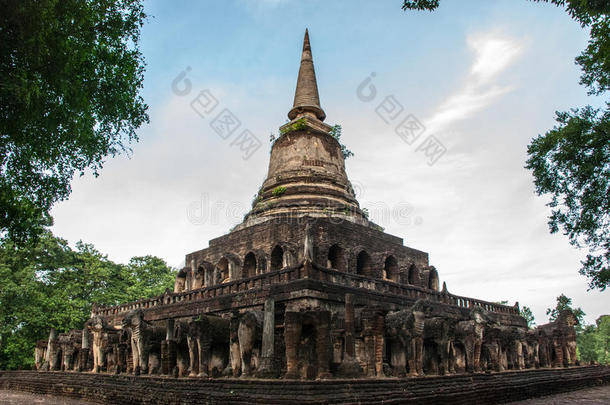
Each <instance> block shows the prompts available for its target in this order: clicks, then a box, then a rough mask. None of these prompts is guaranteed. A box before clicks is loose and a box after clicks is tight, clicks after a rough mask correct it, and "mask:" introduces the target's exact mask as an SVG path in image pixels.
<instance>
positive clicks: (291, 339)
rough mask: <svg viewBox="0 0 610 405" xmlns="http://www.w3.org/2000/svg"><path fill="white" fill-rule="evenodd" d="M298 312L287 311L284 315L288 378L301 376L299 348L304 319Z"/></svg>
mask: <svg viewBox="0 0 610 405" xmlns="http://www.w3.org/2000/svg"><path fill="white" fill-rule="evenodd" d="M300 315H301V314H300V313H298V312H286V314H285V315H284V343H285V344H286V376H285V378H287V379H297V378H299V370H298V367H297V366H298V349H299V341H300V339H301V330H302V324H301V323H302V322H301V321H302V320H301V316H300Z"/></svg>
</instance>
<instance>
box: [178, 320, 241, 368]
mask: <svg viewBox="0 0 610 405" xmlns="http://www.w3.org/2000/svg"><path fill="white" fill-rule="evenodd" d="M229 322H230V321H229V320H228V319H224V318H221V317H218V316H213V315H201V316H199V317H196V318H193V319H191V320H189V321H183V322H181V323H180V324H179V325H178V327H179V328H181V329H182V330H181V332H180V333H181V334H185V335H186V340H187V344H188V348H189V375H191V376H195V375H197V376H199V377H207V376H208V375H210V374H214V375H218V374H220V373H221V372H222V371H223V369H224V365H225V363H226V357H227V353H226V352H227V350H226V344H227V342H228V341H229Z"/></svg>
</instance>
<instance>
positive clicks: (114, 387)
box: [0, 366, 610, 405]
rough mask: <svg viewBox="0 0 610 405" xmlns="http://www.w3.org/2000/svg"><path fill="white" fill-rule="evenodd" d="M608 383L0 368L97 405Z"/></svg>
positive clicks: (527, 391) (39, 388) (469, 399)
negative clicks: (284, 377) (302, 378)
mask: <svg viewBox="0 0 610 405" xmlns="http://www.w3.org/2000/svg"><path fill="white" fill-rule="evenodd" d="M601 384H610V367H602V366H597V367H574V368H569V369H541V370H528V371H515V372H503V373H494V374H475V375H453V376H445V377H421V378H409V379H378V380H373V379H366V380H364V379H363V380H323V381H297V380H245V379H210V380H207V379H173V378H164V377H148V376H141V377H133V376H127V375H107V374H97V375H94V374H88V373H64V372H35V371H4V372H0V388H1V389H5V390H21V391H27V392H32V393H37V394H51V395H60V396H66V397H72V398H82V399H86V400H88V401H91V402H96V403H100V404H116V405H119V404H155V405H159V404H168V405H169V404H200V403H208V404H215V403H218V404H225V403H231V404H247V405H252V404H255V403H260V404H263V403H264V404H291V405H293V404H295V403H297V402H298V403H299V404H364V403H366V404H381V403H383V404H411V403H413V404H415V403H417V404H424V403H430V404H431V403H433V404H452V405H455V404H497V403H503V402H509V401H516V400H523V399H528V398H533V397H537V396H542V395H548V394H553V393H559V392H566V391H572V390H577V389H581V388H584V387H589V386H593V385H601Z"/></svg>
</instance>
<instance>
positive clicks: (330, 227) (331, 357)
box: [36, 32, 575, 379]
mask: <svg viewBox="0 0 610 405" xmlns="http://www.w3.org/2000/svg"><path fill="white" fill-rule="evenodd" d="M288 118H289V119H290V122H288V123H287V124H285V125H283V126H282V127H281V128H280V136H279V137H278V139H277V140H275V142H274V143H273V145H272V148H271V157H270V162H269V171H268V175H267V179H266V180H265V181H264V182H263V185H262V187H261V188H260V191H259V194H258V196H257V198H256V199H255V201H254V204H253V208H252V210H251V211H250V212H249V213H248V214H247V215H246V216H245V218H244V221H243V223H241V224H239V225H238V226H237V227H236V228H235V229H234V230H232V231H231V232H230V233H228V234H226V235H224V236H221V237H219V238H216V239H213V240H211V241H210V243H209V247H207V248H205V249H202V250H199V251H196V252H192V253H189V254H187V255H186V264H187V266H186V267H185V268H183V269H182V270H181V271H180V272H179V273H178V275H177V278H176V283H175V288H174V291H173V292H172V291H169V290H168V291H166V292H165V294H163V295H162V296H159V297H155V298H151V299H145V300H141V301H137V302H132V303H128V304H124V305H119V306H115V307H96V306H94V309H93V312H92V317H91V319H90V320H89V321H88V322H87V324H86V328H84V330H83V331H71V332H70V333H62V334H59V335H58V334H57V333H55V332H54V331H52V332H51V335H50V338H49V340H48V341H42V342H39V345H38V347H37V349H36V354H37V356H36V357H37V365H38V366H39V367H40V368H41V369H52V370H53V369H55V370H57V369H68V370H69V369H75V370H81V371H94V372H109V373H123V372H127V373H135V374H141V373H149V374H155V373H158V374H166V375H174V376H178V377H183V376H199V377H223V376H224V377H227V378H231V377H237V376H246V377H248V376H249V377H252V378H257V377H271V378H286V379H298V378H302V379H316V378H321V379H324V378H331V377H334V376H341V377H348V378H352V377H353V378H355V377H371V378H381V377H389V376H394V377H396V376H399V377H400V376H405V375H412V376H414V375H422V374H451V373H456V372H476V371H481V370H490V371H500V370H504V369H523V368H531V367H539V366H543V367H552V366H566V365H571V364H574V362H575V339H574V329H573V327H572V326H573V324H574V318H573V316H572V315H571V314H570V313H569V312H566V313H562V314H561V315H560V317H559V318H558V320H557V321H555V322H554V323H551V324H548V325H543V326H541V327H539V328H537V329H534V330H528V328H527V325H526V321H525V320H524V319H523V318H522V317H521V316H520V315H519V308H518V306H517V305H515V306H505V305H499V304H495V303H491V302H486V301H482V300H477V299H473V298H467V297H461V296H457V295H453V294H451V293H449V292H448V291H447V289H446V287H445V286H444V285H443V288H442V289H441V288H439V276H438V274H437V271H436V269H435V268H434V267H433V266H431V265H430V263H429V261H428V254H427V253H425V252H422V251H420V250H416V249H413V248H410V247H407V246H404V245H403V241H402V239H401V238H398V237H396V236H392V235H389V234H386V233H384V232H383V231H382V230H381V228H380V227H379V226H377V225H375V224H373V223H372V222H370V221H369V220H368V219H367V217H366V215H364V213H363V211H362V210H361V209H360V207H359V204H358V201H357V200H356V197H355V195H354V191H353V189H352V186H351V184H350V182H349V180H348V177H347V174H346V172H345V162H344V156H343V154H342V151H341V146H340V144H339V142H338V141H337V140H336V139H335V138H334V137H333V136H332V134H331V127H330V126H328V125H327V124H325V123H324V119H325V118H326V114H325V113H324V110H323V109H322V107H321V105H320V99H319V94H318V87H317V83H316V75H315V71H314V65H313V59H312V52H311V47H310V43H309V37H308V34H307V32H306V33H305V41H304V44H303V53H302V57H301V66H300V69H299V74H298V79H297V86H296V92H295V97H294V105H293V107H292V109H291V110H290V111H289V112H288Z"/></svg>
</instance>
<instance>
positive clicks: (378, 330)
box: [373, 312, 385, 377]
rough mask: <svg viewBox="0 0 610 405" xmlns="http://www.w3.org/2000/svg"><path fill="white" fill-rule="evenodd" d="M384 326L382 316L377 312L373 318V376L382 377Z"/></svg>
mask: <svg viewBox="0 0 610 405" xmlns="http://www.w3.org/2000/svg"><path fill="white" fill-rule="evenodd" d="M384 324H385V319H384V316H383V314H381V313H379V312H377V313H376V314H375V318H374V324H373V334H374V337H375V374H376V375H377V377H382V376H383V354H384V350H383V347H384Z"/></svg>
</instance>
